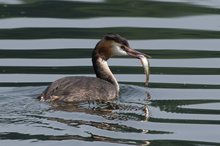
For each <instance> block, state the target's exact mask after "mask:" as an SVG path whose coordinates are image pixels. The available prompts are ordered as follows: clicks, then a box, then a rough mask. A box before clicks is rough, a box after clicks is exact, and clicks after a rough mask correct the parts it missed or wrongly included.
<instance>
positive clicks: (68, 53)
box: [0, 46, 220, 59]
mask: <svg viewBox="0 0 220 146" xmlns="http://www.w3.org/2000/svg"><path fill="white" fill-rule="evenodd" d="M0 47H1V46H0ZM92 49H93V48H91V49H51V50H7V49H0V58H46V59H48V58H60V59H61V58H90V57H91V54H92ZM137 50H138V49H137ZM138 51H141V52H143V53H146V54H149V55H150V56H151V57H152V58H153V59H181V58H220V51H193V50H150V49H149V50H138Z"/></svg>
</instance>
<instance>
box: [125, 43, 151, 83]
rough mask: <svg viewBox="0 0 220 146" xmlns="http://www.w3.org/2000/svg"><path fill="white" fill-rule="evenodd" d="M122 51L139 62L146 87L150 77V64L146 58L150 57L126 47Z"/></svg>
mask: <svg viewBox="0 0 220 146" xmlns="http://www.w3.org/2000/svg"><path fill="white" fill-rule="evenodd" d="M124 51H126V53H127V54H128V55H129V56H131V57H135V58H138V59H140V60H141V64H142V66H143V68H144V73H145V75H146V81H145V85H146V86H147V85H148V82H149V76H150V63H149V61H148V59H147V58H150V56H148V55H146V54H144V53H141V52H138V51H136V50H134V49H132V48H130V47H127V46H124Z"/></svg>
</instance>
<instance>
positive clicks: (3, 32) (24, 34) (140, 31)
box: [0, 27, 220, 40]
mask: <svg viewBox="0 0 220 146" xmlns="http://www.w3.org/2000/svg"><path fill="white" fill-rule="evenodd" d="M106 33H118V34H121V35H122V36H126V37H127V38H128V39H136V40H137V39H183V38H184V39H195V38H220V32H219V31H205V30H189V29H168V28H135V27H112V28H18V29H0V39H48V38H77V39H79V38H80V39H99V38H100V36H103V35H104V34H106Z"/></svg>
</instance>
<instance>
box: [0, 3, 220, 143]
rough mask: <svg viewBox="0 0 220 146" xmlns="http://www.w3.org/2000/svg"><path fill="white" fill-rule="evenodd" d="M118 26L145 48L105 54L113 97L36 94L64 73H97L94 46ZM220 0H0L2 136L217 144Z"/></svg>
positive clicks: (2, 139)
mask: <svg viewBox="0 0 220 146" xmlns="http://www.w3.org/2000/svg"><path fill="white" fill-rule="evenodd" d="M106 33H118V34H120V35H122V36H124V37H126V38H127V39H128V40H129V43H130V46H132V47H133V48H135V49H137V50H138V51H141V52H144V53H146V54H149V55H150V56H151V57H152V58H151V59H150V64H151V76H150V84H149V87H145V86H144V80H145V76H144V72H143V69H142V67H141V64H140V62H139V61H138V60H136V59H131V58H128V57H123V58H120V57H117V58H112V59H110V60H109V61H108V63H109V65H110V66H111V70H112V72H113V73H114V74H115V76H116V78H117V80H118V81H119V83H120V86H121V91H120V97H119V98H118V99H117V100H116V101H114V102H113V103H103V104H98V103H82V104H79V105H77V106H76V105H73V104H63V103H59V104H58V103H54V104H52V103H45V102H40V101H38V100H37V99H36V96H37V95H39V94H40V93H41V92H42V91H43V90H44V89H45V88H46V86H47V85H48V84H49V83H50V82H52V81H54V80H56V79H58V78H61V77H64V76H71V75H76V76H77V75H85V76H94V71H93V68H92V63H91V58H90V56H91V52H92V49H93V48H94V46H95V45H96V43H97V42H98V41H99V39H100V38H101V37H102V36H103V35H104V34H106ZM219 89H220V2H219V0H191V1H188V0H151V1H150V0H135V1H134V0H120V1H119V0H87V1H85V0H0V127H1V128H0V146H12V145H17V146H18V145H22V146H27V145H33V146H35V145H36V146H38V145H41V146H44V145H45V146H46V145H54V146H55V145H57V146H58V145H65V146H70V145H71V146H72V145H92V146H93V145H94V146H98V145H100V146H101V145H151V146H158V145H163V146H180V145H183V146H186V145H189V146H191V145H192V146H195V145H196V146H197V145H207V146H210V145H220V138H219V137H220V136H219V135H220V132H219V131H220V90H219Z"/></svg>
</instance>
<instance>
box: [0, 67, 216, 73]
mask: <svg viewBox="0 0 220 146" xmlns="http://www.w3.org/2000/svg"><path fill="white" fill-rule="evenodd" d="M110 68H111V70H112V72H114V74H143V69H142V67H134V66H131V67H129V66H111V67H110ZM23 73H25V74H94V71H93V67H92V66H68V67H25V66H19V67H17V66H0V74H23ZM151 74H163V75H219V74H220V68H187V67H186V68H181V67H151Z"/></svg>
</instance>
